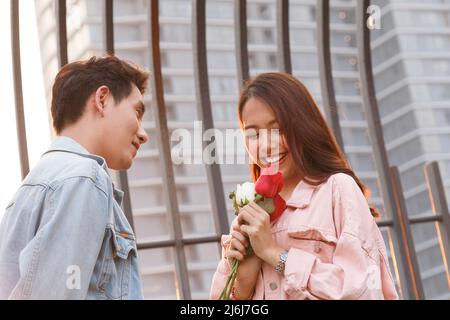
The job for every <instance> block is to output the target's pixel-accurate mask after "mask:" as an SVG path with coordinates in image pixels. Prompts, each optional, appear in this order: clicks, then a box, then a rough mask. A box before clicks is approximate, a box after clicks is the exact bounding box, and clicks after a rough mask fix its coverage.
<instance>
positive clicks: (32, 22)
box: [0, 1, 51, 219]
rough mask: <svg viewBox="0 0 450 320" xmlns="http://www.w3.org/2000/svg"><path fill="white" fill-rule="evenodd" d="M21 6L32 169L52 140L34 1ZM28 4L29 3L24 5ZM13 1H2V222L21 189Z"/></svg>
mask: <svg viewBox="0 0 450 320" xmlns="http://www.w3.org/2000/svg"><path fill="white" fill-rule="evenodd" d="M19 3H20V24H21V25H20V36H21V41H20V45H21V63H22V81H23V84H22V86H23V92H24V108H25V123H26V130H27V141H28V152H29V158H30V167H31V168H32V167H33V166H34V165H35V164H36V162H37V161H38V160H39V158H40V156H41V154H42V153H43V152H44V151H45V150H46V149H47V148H48V146H49V144H50V140H51V132H50V126H49V122H48V111H47V110H48V109H47V103H46V100H45V90H44V80H43V74H42V65H41V57H40V50H39V40H38V33H37V25H36V16H35V7H34V1H19ZM24 3H26V4H24ZM10 24H11V19H10V1H0V43H1V44H2V45H1V47H0V94H1V100H0V101H1V102H0V137H1V138H0V150H1V151H0V179H1V183H0V219H1V218H2V216H3V214H4V212H5V208H6V206H7V204H8V203H9V202H10V201H11V200H12V198H13V196H14V193H15V192H16V190H17V188H18V187H19V186H20V182H21V173H20V162H19V151H18V144H17V133H16V118H15V100H14V88H13V77H12V58H11V45H10V43H11V34H10V33H11V27H10Z"/></svg>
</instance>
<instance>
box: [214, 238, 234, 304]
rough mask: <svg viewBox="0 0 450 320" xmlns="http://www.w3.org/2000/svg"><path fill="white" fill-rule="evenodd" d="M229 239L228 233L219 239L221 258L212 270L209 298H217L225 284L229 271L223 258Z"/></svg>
mask: <svg viewBox="0 0 450 320" xmlns="http://www.w3.org/2000/svg"><path fill="white" fill-rule="evenodd" d="M230 240H231V236H230V235H228V234H227V235H223V236H222V239H221V244H222V258H221V259H220V261H219V265H218V266H217V269H216V272H214V275H213V279H212V284H211V291H210V293H209V299H211V300H217V299H219V296H220V294H221V292H222V290H223V288H224V286H225V283H226V281H227V278H228V274H229V273H230V271H231V267H230V264H229V263H228V261H227V259H226V258H225V250H226V249H225V248H226V246H227V245H228V243H229V241H230Z"/></svg>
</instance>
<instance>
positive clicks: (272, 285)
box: [269, 282, 278, 291]
mask: <svg viewBox="0 0 450 320" xmlns="http://www.w3.org/2000/svg"><path fill="white" fill-rule="evenodd" d="M269 287H270V289H271V290H272V291H274V290H277V288H278V286H277V284H276V283H275V282H271V283H270V284H269Z"/></svg>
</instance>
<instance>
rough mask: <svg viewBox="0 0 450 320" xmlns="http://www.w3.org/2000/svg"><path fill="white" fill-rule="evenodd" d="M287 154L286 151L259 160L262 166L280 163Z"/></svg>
mask: <svg viewBox="0 0 450 320" xmlns="http://www.w3.org/2000/svg"><path fill="white" fill-rule="evenodd" d="M287 155H288V152H282V153H279V154H278V155H276V156H272V157H267V158H265V159H264V160H262V161H261V163H262V164H263V166H266V165H280V164H281V163H283V161H284V160H285V159H286V157H287Z"/></svg>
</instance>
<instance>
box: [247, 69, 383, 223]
mask: <svg viewBox="0 0 450 320" xmlns="http://www.w3.org/2000/svg"><path fill="white" fill-rule="evenodd" d="M252 97H254V98H257V99H259V100H261V101H263V102H264V103H266V104H267V105H268V106H269V107H270V108H271V109H272V110H273V112H274V113H275V116H276V119H277V121H278V124H279V126H280V133H281V134H282V135H283V136H284V138H285V139H286V142H287V144H288V146H289V150H290V152H291V154H292V157H293V160H294V162H295V164H296V169H297V172H298V173H299V175H300V176H301V177H302V178H303V180H304V181H305V182H307V183H308V184H311V185H319V184H321V183H323V182H325V181H326V180H327V179H328V178H329V177H330V176H331V175H333V174H335V173H339V172H342V173H345V174H348V175H349V176H351V177H352V178H353V179H354V180H355V182H356V183H357V184H358V186H359V188H360V189H361V191H362V192H363V194H364V196H365V197H366V199H368V198H369V196H370V190H369V189H368V188H367V187H366V186H365V185H364V184H363V183H362V182H361V180H360V179H359V178H358V177H357V176H356V174H355V173H354V172H353V170H352V169H351V167H350V164H349V163H348V161H347V160H346V158H345V156H344V153H343V152H342V150H341V148H340V147H339V145H338V144H337V142H336V139H335V137H334V135H333V133H332V132H331V130H330V128H329V127H328V125H327V123H326V121H325V119H324V117H323V116H322V113H321V112H320V109H319V107H318V106H317V103H316V102H315V101H314V99H313V97H312V96H311V94H310V93H309V91H308V89H307V88H306V87H305V86H304V85H303V83H302V82H301V81H299V80H298V79H296V78H294V77H293V76H291V75H289V74H286V73H263V74H260V75H258V76H256V77H255V78H253V79H250V80H249V81H248V82H247V83H246V84H245V86H244V88H243V89H242V91H241V94H240V97H239V103H238V116H239V121H240V123H241V127H242V111H243V109H244V106H245V103H246V102H247V101H248V100H249V99H250V98H252ZM251 167H252V168H251V170H252V175H253V179H254V180H256V179H257V178H258V177H259V175H260V168H259V167H258V165H256V164H254V163H253V164H252V165H251ZM369 207H370V211H371V213H372V216H373V217H376V218H378V217H379V216H380V214H379V212H378V211H377V209H376V208H375V207H373V206H371V205H369Z"/></svg>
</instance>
